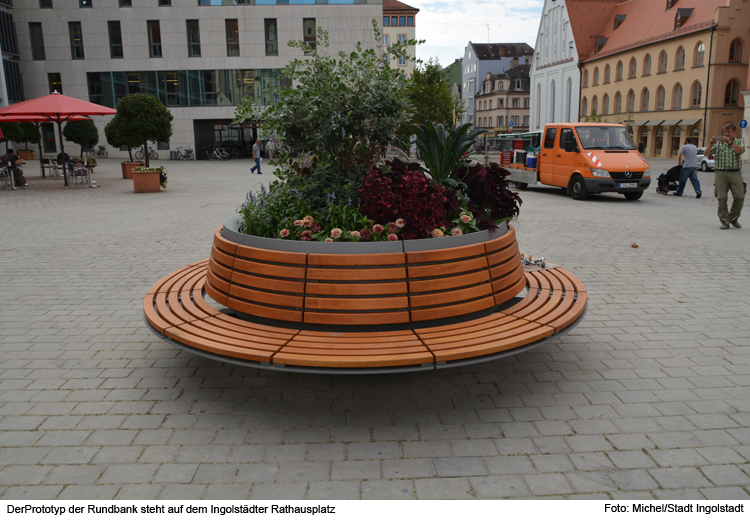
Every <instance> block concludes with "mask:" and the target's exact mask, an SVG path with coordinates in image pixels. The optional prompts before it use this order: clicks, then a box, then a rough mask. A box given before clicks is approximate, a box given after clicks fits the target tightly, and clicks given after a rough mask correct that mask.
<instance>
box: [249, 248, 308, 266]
mask: <svg viewBox="0 0 750 528" xmlns="http://www.w3.org/2000/svg"><path fill="white" fill-rule="evenodd" d="M235 255H237V256H238V257H242V258H246V259H252V260H262V261H264V262H266V263H269V264H274V263H277V264H292V265H295V266H304V265H305V264H306V263H307V253H287V252H286V251H274V250H272V249H260V248H254V247H250V246H243V245H238V246H237V252H236V253H235Z"/></svg>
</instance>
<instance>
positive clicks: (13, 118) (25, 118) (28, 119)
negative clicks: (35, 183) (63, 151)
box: [0, 115, 91, 178]
mask: <svg viewBox="0 0 750 528" xmlns="http://www.w3.org/2000/svg"><path fill="white" fill-rule="evenodd" d="M90 119H91V118H90V117H87V116H74V117H71V118H69V119H68V121H87V120H90ZM46 122H47V119H44V118H41V117H39V116H35V115H7V116H0V123H31V124H32V125H34V126H36V131H37V135H38V137H39V163H41V165H42V178H44V177H45V176H44V157H43V154H42V132H41V130H40V128H39V127H40V126H41V124H42V123H46ZM2 137H3V130H2V129H1V128H0V139H2ZM60 144H61V145H62V137H60ZM64 171H65V167H63V172H64Z"/></svg>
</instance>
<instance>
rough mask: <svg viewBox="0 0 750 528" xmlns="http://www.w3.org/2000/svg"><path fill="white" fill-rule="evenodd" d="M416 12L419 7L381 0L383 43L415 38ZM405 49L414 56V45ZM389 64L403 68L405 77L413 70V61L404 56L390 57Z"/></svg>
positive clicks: (395, 0)
mask: <svg viewBox="0 0 750 528" xmlns="http://www.w3.org/2000/svg"><path fill="white" fill-rule="evenodd" d="M417 13H419V9H417V8H416V7H411V6H409V5H406V4H403V3H401V2H399V1H398V0H383V44H386V45H388V44H395V43H396V42H401V41H409V40H412V39H416V38H417V28H416V24H417ZM406 50H407V53H408V54H409V55H410V56H411V57H415V56H416V51H417V50H416V46H407V47H406ZM390 66H391V68H399V69H401V70H403V71H404V74H405V75H406V77H411V74H412V72H413V71H414V61H413V60H408V59H407V58H406V57H390Z"/></svg>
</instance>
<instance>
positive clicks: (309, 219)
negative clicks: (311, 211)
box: [303, 215, 313, 224]
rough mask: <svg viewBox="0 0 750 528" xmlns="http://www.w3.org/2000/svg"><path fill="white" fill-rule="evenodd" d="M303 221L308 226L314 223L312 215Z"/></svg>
mask: <svg viewBox="0 0 750 528" xmlns="http://www.w3.org/2000/svg"><path fill="white" fill-rule="evenodd" d="M303 221H304V222H305V223H306V224H311V223H312V221H313V217H312V216H310V215H307V216H306V217H305V218H303Z"/></svg>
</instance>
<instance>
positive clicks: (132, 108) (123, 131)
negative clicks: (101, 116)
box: [105, 93, 174, 167]
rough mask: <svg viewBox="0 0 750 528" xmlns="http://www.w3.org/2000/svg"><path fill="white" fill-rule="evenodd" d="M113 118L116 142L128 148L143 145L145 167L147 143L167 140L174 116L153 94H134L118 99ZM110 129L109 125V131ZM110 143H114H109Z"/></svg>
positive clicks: (170, 135)
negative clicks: (115, 113)
mask: <svg viewBox="0 0 750 528" xmlns="http://www.w3.org/2000/svg"><path fill="white" fill-rule="evenodd" d="M114 119H116V120H117V124H116V125H115V126H114V139H115V141H116V143H118V144H119V145H120V146H126V147H129V148H131V147H135V146H136V145H138V146H140V145H143V152H145V153H146V155H145V159H146V167H148V166H149V157H148V142H149V141H162V142H164V143H166V142H167V141H169V138H170V137H172V120H173V119H174V116H172V112H170V111H169V110H168V109H167V107H166V106H164V103H162V102H161V101H160V100H159V98H158V97H156V96H155V95H148V94H143V93H137V94H133V95H128V96H127V97H123V98H122V99H120V100H119V101H118V102H117V115H116V116H115V118H114ZM114 119H113V121H114ZM112 130H113V129H112V128H110V133H112ZM105 133H106V128H105ZM108 142H109V141H108ZM109 143H110V144H111V145H112V146H113V147H114V146H115V144H113V143H112V142H109ZM131 159H132V157H131Z"/></svg>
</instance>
